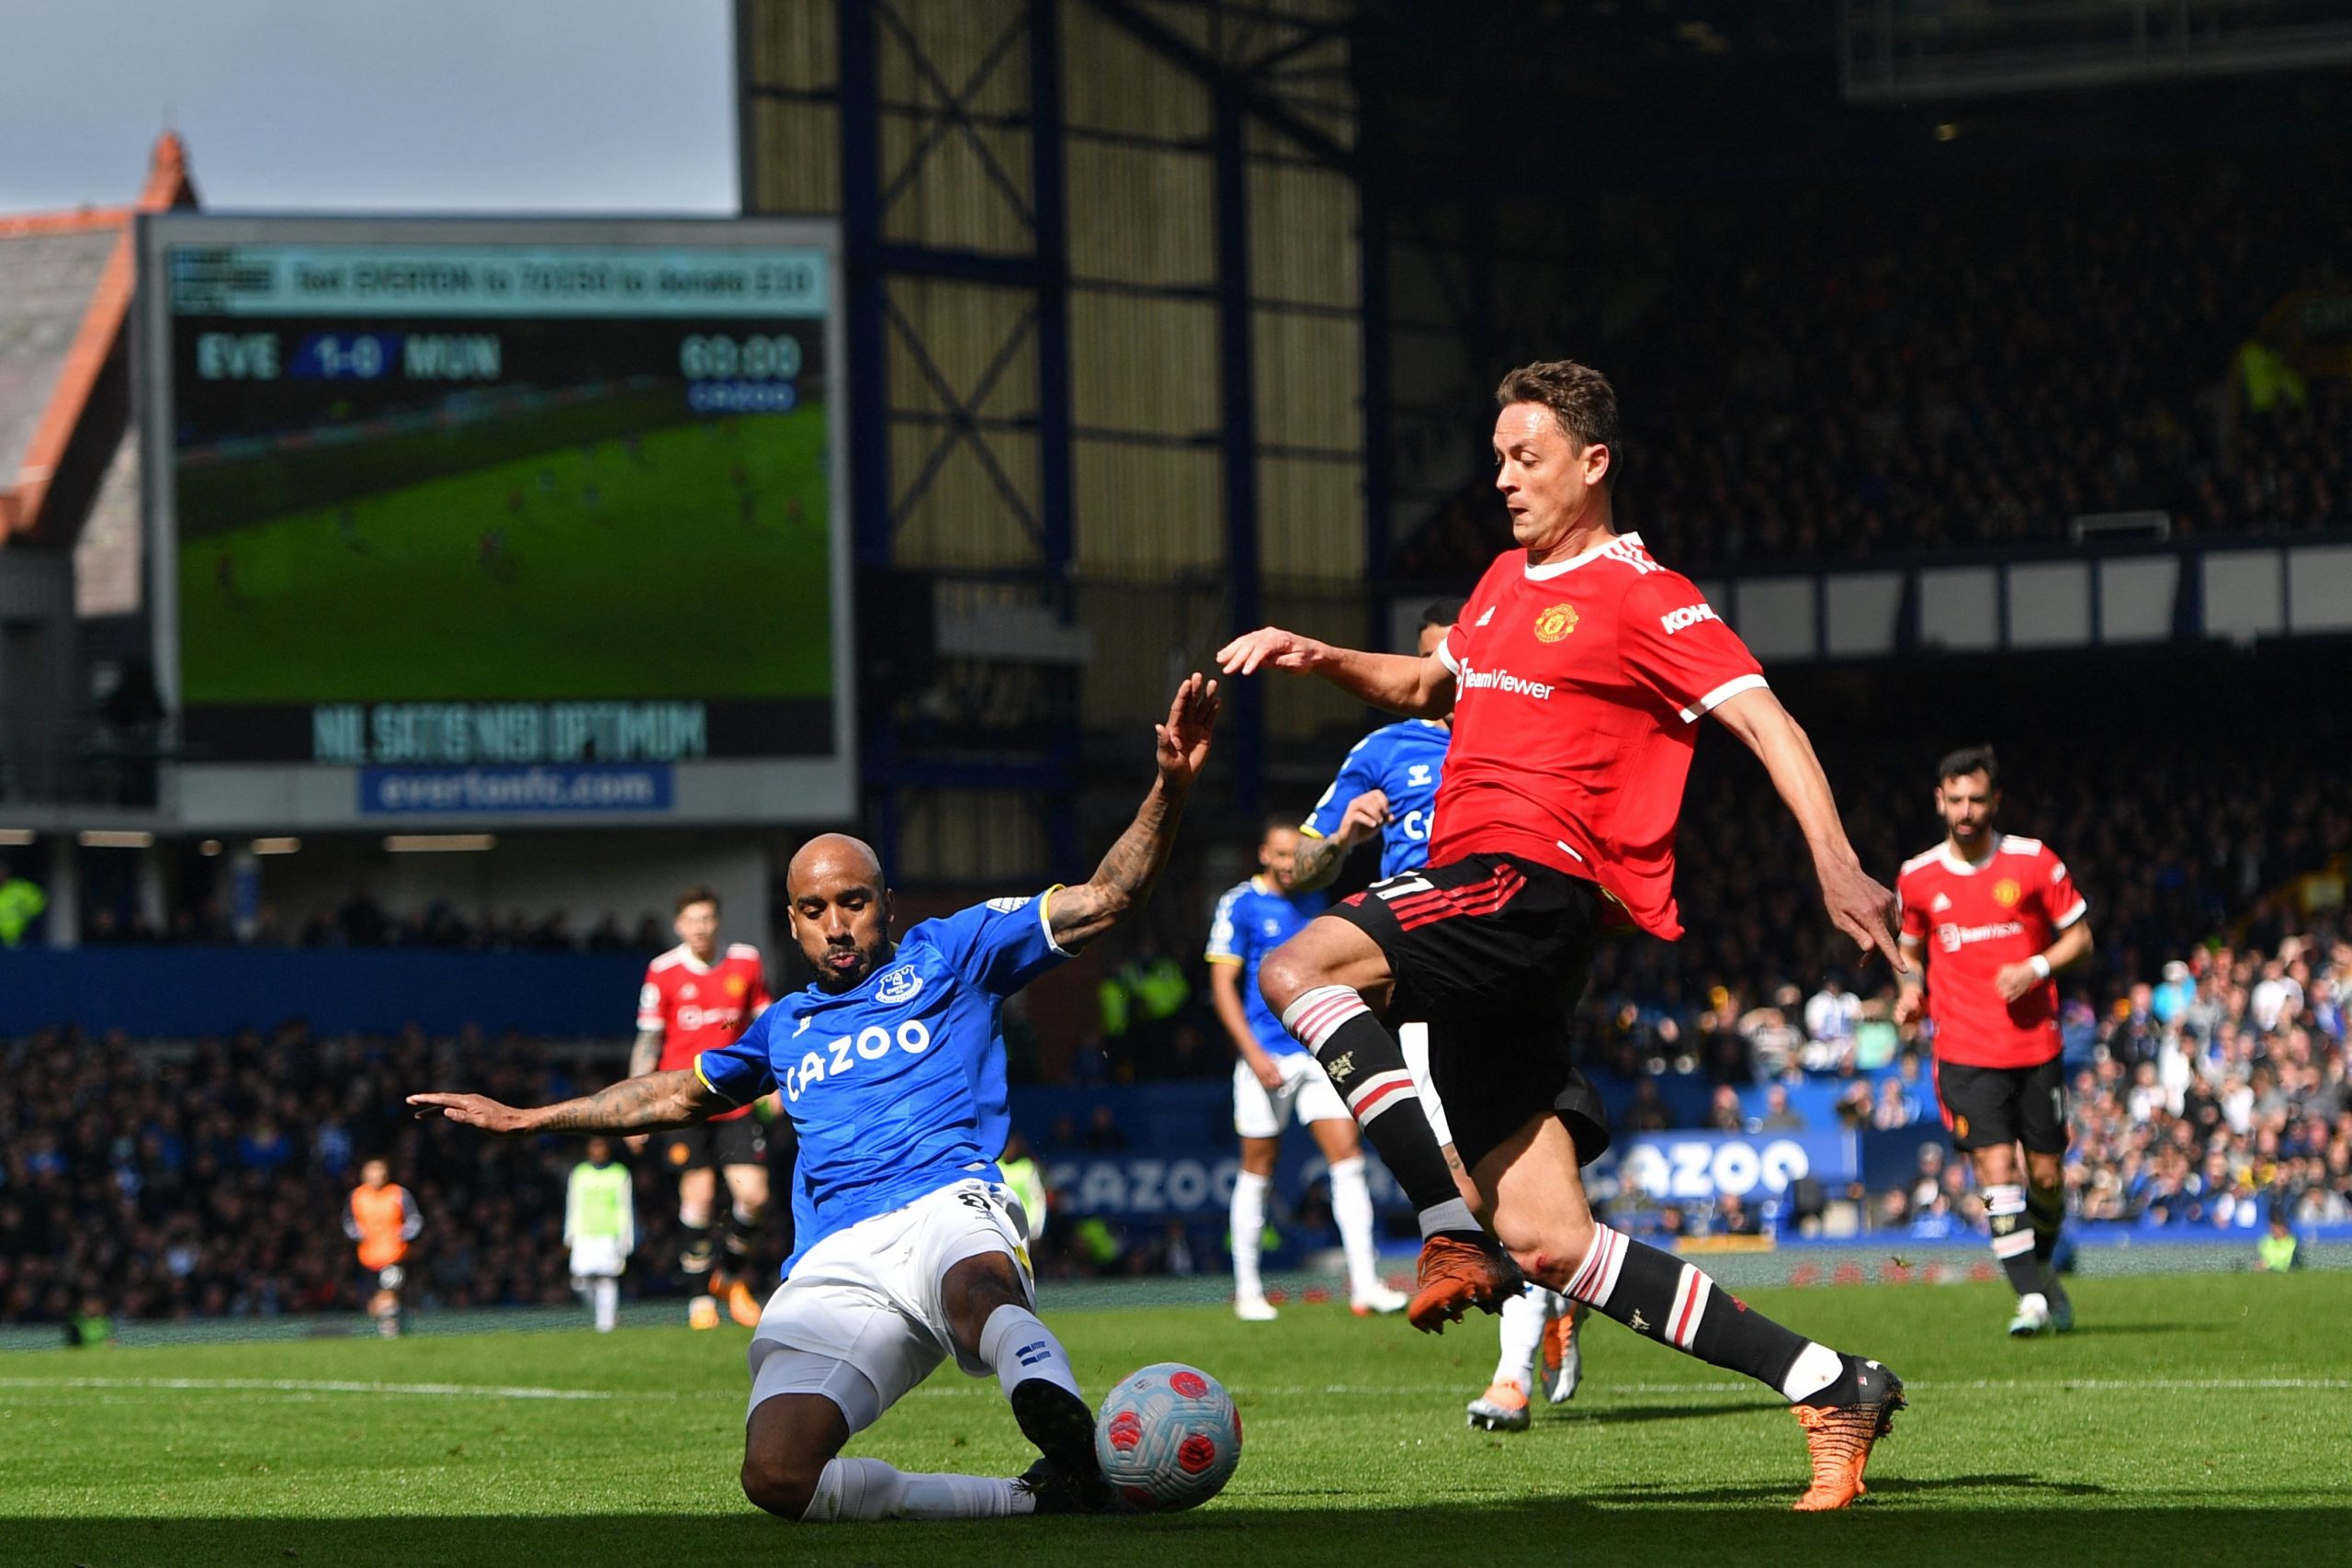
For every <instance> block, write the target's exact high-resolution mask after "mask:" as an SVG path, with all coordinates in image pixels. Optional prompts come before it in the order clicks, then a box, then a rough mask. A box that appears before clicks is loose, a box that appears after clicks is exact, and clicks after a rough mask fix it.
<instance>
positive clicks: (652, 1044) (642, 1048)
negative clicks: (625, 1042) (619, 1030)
mask: <svg viewBox="0 0 2352 1568" xmlns="http://www.w3.org/2000/svg"><path fill="white" fill-rule="evenodd" d="M661 1062H662V1032H661V1031H660V1030H658V1029H640V1030H639V1031H638V1032H637V1043H635V1044H633V1045H631V1046H630V1047H629V1048H628V1076H629V1077H633V1078H641V1077H644V1076H645V1075H646V1074H648V1073H650V1072H651V1071H652V1070H653V1069H654V1068H655V1067H656V1066H660V1065H661Z"/></svg>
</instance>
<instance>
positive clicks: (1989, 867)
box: [1894, 746, 2091, 1339]
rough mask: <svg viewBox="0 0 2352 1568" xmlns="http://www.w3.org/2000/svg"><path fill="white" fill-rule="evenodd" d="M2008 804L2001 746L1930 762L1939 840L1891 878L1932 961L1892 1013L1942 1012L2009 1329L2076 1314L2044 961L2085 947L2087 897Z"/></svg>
mask: <svg viewBox="0 0 2352 1568" xmlns="http://www.w3.org/2000/svg"><path fill="white" fill-rule="evenodd" d="M2000 811H2001V764H2000V761H1999V760H1998V759H1996V757H1995V756H1994V755H1993V748H1991V747H1990V746H1970V747H1966V748H1963V749H1962V750H1958V751H1954V752H1951V754H1950V755H1948V756H1946V757H1945V758H1944V760H1943V761H1941V762H1939V763H1938V764H1937V765H1936V815H1937V816H1939V817H1940V818H1943V821H1944V841H1943V842H1942V843H1940V844H1938V845H1937V846H1936V847H1935V848H1934V849H1932V850H1928V851H1927V852H1925V853H1923V854H1917V855H1914V856H1912V857H1911V858H1910V859H1909V860H1907V861H1905V862H1904V863H1903V874H1902V875H1900V876H1898V877H1897V878H1896V879H1895V884H1894V886H1895V892H1896V894H1897V896H1898V897H1901V899H1902V900H1903V947H1904V951H1905V953H1907V954H1909V955H1911V956H1912V957H1915V958H1917V959H1920V960H1922V961H1923V962H1924V963H1925V964H1926V965H1928V968H1929V969H1931V970H1932V973H1931V974H1928V975H1925V976H1923V975H1922V972H1921V971H1920V970H1919V969H1917V968H1916V967H1915V968H1914V969H1913V970H1912V971H1911V972H1910V973H1908V974H1906V975H1905V976H1903V994H1902V995H1901V996H1900V997H1898V998H1896V999H1895V1004H1894V1019H1895V1021H1896V1022H1897V1023H1909V1022H1911V1021H1914V1020H1916V1019H1917V1018H1918V1017H1919V1016H1920V1014H1921V1012H1922V1011H1925V1012H1926V1014H1927V1015H1928V1019H1929V1020H1930V1021H1931V1022H1932V1023H1933V1024H1934V1043H1935V1054H1936V1099H1937V1100H1939V1101H1940V1102H1941V1103H1942V1105H1943V1110H1944V1124H1945V1125H1946V1126H1948V1127H1950V1128H1951V1141H1952V1146H1953V1147H1954V1148H1957V1149H1962V1150H1964V1151H1966V1153H1967V1155H1968V1157H1969V1158H1970V1160H1971V1161H1972V1162H1973V1163H1974V1165H1975V1167H1976V1185H1977V1189H1978V1190H1979V1191H1981V1192H1982V1193H1983V1194H1984V1196H1985V1218H1986V1220H1987V1222H1988V1224H1990V1226H1991V1229H1992V1233H1993V1256H1994V1257H1996V1258H1999V1259H2000V1260H2001V1267H2002V1269H2004V1270H2006V1271H2007V1274H2008V1277H2009V1287H2010V1289H2012V1290H2014V1291H2016V1292H2017V1293H2018V1311H2017V1315H2016V1316H2015V1317H2013V1318H2011V1319H2010V1320H2009V1333H2010V1334H2011V1335H2012V1336H2014V1337H2017V1338H2020V1339H2023V1338H2028V1337H2031V1336H2033V1335H2036V1334H2039V1333H2041V1331H2042V1330H2043V1329H2045V1328H2054V1329H2056V1330H2058V1332H2060V1333H2062V1334H2063V1333H2064V1332H2065V1331H2066V1330H2068V1329H2070V1328H2072V1327H2074V1326H2075V1306H2074V1303H2072V1302H2071V1301H2069V1300H2068V1299H2067V1297H2066V1292H2065V1289H2064V1287H2063V1286H2062V1285H2060V1284H2059V1282H2058V1275H2057V1271H2056V1270H2055V1269H2052V1267H2051V1266H2050V1263H2051V1258H2052V1255H2053V1254H2054V1253H2055V1252H2056V1251H2057V1247H2058V1230H2059V1226H2060V1224H2062V1223H2063V1222H2064V1219H2065V1217H2066V1187H2065V1180H2066V1069H2065V1066H2064V1064H2063V1063H2062V1062H2060V1060H2059V1039H2058V986H2057V983H2056V982H2055V981H2053V980H2052V978H2051V976H2052V973H2053V972H2055V971H2057V970H2060V969H2064V967H2066V965H2068V964H2072V963H2074V962H2075V961H2076V960H2077V959H2080V958H2082V957H2083V956H2084V955H2086V953H2089V952H2090V950H2091V928H2090V922H2089V921H2088V920H2087V919H2085V918H2084V917H2085V916H2086V915H2087V914H2089V913H2090V905H2089V903H2088V902H2086V900H2085V899H2084V897H2083V896H2082V895H2081V894H2080V893H2078V892H2076V891H2075V882H2074V878H2073V877H2072V876H2070V875H2069V874H2067V871H2066V864H2065V863H2064V861H2062V860H2060V859H2059V858H2058V854H2057V852H2056V851H2054V850H2052V848H2051V847H2050V846H2049V845H2047V844H2045V843H2043V842H2042V841H2041V840H2039V839H2021V838H2018V837H2017V836H2016V835H2015V834H2010V833H2002V832H1997V831H1996V830H1995V828H1994V822H1995V819H1996V818H1998V817H1999V815H2000ZM1930 936H1932V937H1933V938H1934V941H1933V942H1930V941H1929V940H1928V939H1929V937H1930ZM1923 978H1924V979H1925V980H1926V982H1927V984H1926V988H1925V991H1924V994H1923V991H1922V985H1921V982H1922V979H1923ZM2020 1145H2022V1146H2023V1148H2024V1149H2025V1168H2024V1170H2023V1171H2022V1172H2020V1171H2019V1170H2018V1148H2019V1146H2020ZM2020 1175H2022V1176H2023V1177H2024V1179H2025V1182H2026V1184H2025V1185H2022V1186H2021V1185H2019V1182H2018V1178H2019V1176H2020Z"/></svg>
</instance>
